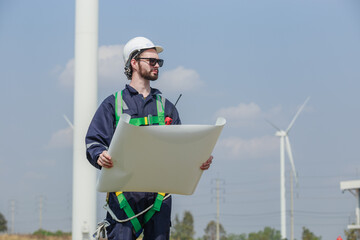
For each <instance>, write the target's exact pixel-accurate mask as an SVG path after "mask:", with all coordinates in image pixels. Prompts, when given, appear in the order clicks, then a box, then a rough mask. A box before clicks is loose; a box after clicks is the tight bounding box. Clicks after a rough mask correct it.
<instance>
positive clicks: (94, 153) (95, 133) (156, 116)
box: [86, 37, 212, 240]
mask: <svg viewBox="0 0 360 240" xmlns="http://www.w3.org/2000/svg"><path fill="white" fill-rule="evenodd" d="M162 51H163V48H162V47H160V46H155V45H154V44H153V43H152V42H151V41H150V40H149V39H147V38H144V37H136V38H133V39H131V40H130V41H129V42H128V43H127V44H126V45H125V47H124V62H125V74H126V76H127V77H128V79H129V80H130V84H129V85H126V86H125V89H124V90H123V91H121V92H118V93H116V94H114V95H111V96H109V97H107V98H106V99H105V100H104V101H103V102H102V104H101V105H100V107H99V108H98V110H97V111H96V113H95V115H94V117H93V120H92V122H91V124H90V126H89V130H88V133H87V135H86V146H87V151H86V153H87V158H88V160H89V162H90V163H91V164H92V165H93V166H95V167H96V168H99V169H101V168H102V167H105V168H111V167H113V162H112V159H111V156H110V155H109V154H108V152H107V149H108V147H109V145H110V142H111V139H112V136H113V134H114V131H115V128H116V125H117V122H118V120H119V117H120V115H121V113H126V114H129V115H130V116H131V121H130V123H131V124H134V125H138V126H142V125H148V124H147V123H148V122H149V119H150V122H153V123H154V124H160V125H162V124H164V123H165V122H164V117H170V118H171V119H172V122H171V124H181V121H180V118H179V115H178V112H177V110H176V108H175V106H174V105H173V104H172V103H171V102H170V101H168V100H165V99H164V98H162V97H161V96H160V94H161V92H160V91H159V90H158V89H155V88H151V87H150V82H151V81H155V80H157V78H158V75H159V68H160V67H161V66H162V65H163V62H164V61H163V60H162V59H159V56H158V53H160V52H162ZM139 151H141V146H139ZM204 161H205V160H204ZM211 162H212V156H211V157H210V158H209V159H208V160H207V161H206V162H204V163H203V164H202V165H201V166H200V169H202V170H207V169H208V168H209V167H210V164H211ZM124 199H125V200H124ZM159 199H160V200H159ZM107 201H108V204H109V208H110V210H109V211H108V213H107V217H106V220H107V221H108V222H109V223H110V225H109V226H108V227H107V228H106V231H107V235H108V239H109V240H120V239H126V240H131V239H136V237H137V236H138V235H139V234H140V233H141V231H142V230H144V239H157V240H163V239H169V232H170V225H171V223H170V217H171V197H169V196H167V195H166V196H164V195H162V194H161V193H143V192H124V193H121V192H118V193H109V195H108V200H107ZM119 201H120V202H119ZM156 201H159V202H157V203H158V206H161V207H160V208H159V209H157V210H156V211H153V212H152V213H151V214H149V213H148V212H151V211H148V212H147V213H145V214H141V215H139V216H137V217H136V218H135V219H132V220H131V221H130V220H129V221H124V222H123V221H118V220H119V219H120V220H124V219H128V218H130V217H132V216H133V215H136V214H138V213H141V212H142V211H144V210H145V209H147V208H148V207H149V206H151V205H152V204H154V205H155V202H156Z"/></svg>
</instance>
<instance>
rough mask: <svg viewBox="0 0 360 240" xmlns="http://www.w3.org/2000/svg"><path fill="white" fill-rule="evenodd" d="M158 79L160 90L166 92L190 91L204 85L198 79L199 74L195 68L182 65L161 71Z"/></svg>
mask: <svg viewBox="0 0 360 240" xmlns="http://www.w3.org/2000/svg"><path fill="white" fill-rule="evenodd" d="M160 74H161V73H160ZM158 81H159V84H160V85H161V90H164V91H166V92H171V91H176V92H179V91H180V92H185V91H191V90H195V89H198V88H199V87H201V86H203V85H204V82H203V81H201V80H200V76H199V74H198V73H197V72H196V71H195V70H193V69H186V68H184V67H182V66H179V67H177V68H175V69H173V70H169V71H166V72H164V73H162V74H161V75H160V78H159V80H158Z"/></svg>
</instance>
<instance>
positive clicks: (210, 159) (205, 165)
mask: <svg viewBox="0 0 360 240" xmlns="http://www.w3.org/2000/svg"><path fill="white" fill-rule="evenodd" d="M213 158H214V157H213V156H210V157H209V159H208V160H207V161H206V162H204V163H203V164H201V166H200V169H201V170H208V169H209V167H210V165H211V163H212V160H213Z"/></svg>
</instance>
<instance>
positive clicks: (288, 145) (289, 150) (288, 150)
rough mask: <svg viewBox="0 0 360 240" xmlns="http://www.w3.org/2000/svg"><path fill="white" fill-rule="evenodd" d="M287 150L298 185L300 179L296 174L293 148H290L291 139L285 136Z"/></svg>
mask: <svg viewBox="0 0 360 240" xmlns="http://www.w3.org/2000/svg"><path fill="white" fill-rule="evenodd" d="M285 148H286V151H287V153H288V156H289V159H290V163H291V168H292V171H293V173H294V177H295V182H296V184H297V182H298V179H297V173H296V169H295V163H294V158H293V155H292V151H291V147H290V141H289V137H288V136H287V135H286V136H285Z"/></svg>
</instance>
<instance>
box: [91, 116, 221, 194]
mask: <svg viewBox="0 0 360 240" xmlns="http://www.w3.org/2000/svg"><path fill="white" fill-rule="evenodd" d="M129 120H130V116H129V115H127V114H123V115H122V116H121V118H120V121H119V123H118V126H117V128H116V130H115V133H114V136H113V139H112V141H111V144H110V147H109V151H108V152H109V154H110V156H111V157H112V160H113V162H114V164H113V167H112V168H108V169H107V168H102V169H101V172H100V175H99V178H98V182H97V190H98V191H100V192H116V191H133V192H166V193H174V194H183V195H190V194H193V193H194V191H195V188H196V186H197V184H198V182H199V180H200V177H201V175H202V172H203V171H202V170H200V166H201V164H202V163H203V162H205V161H206V160H207V159H208V158H209V157H210V155H211V153H212V151H213V149H214V147H215V144H216V142H217V139H218V137H219V135H220V133H221V131H222V129H223V127H224V125H225V123H226V120H225V119H224V118H218V119H217V121H216V124H215V125H162V126H159V125H154V126H146V127H141V126H140V127H138V126H134V125H130V124H129V123H128V122H129Z"/></svg>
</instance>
